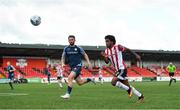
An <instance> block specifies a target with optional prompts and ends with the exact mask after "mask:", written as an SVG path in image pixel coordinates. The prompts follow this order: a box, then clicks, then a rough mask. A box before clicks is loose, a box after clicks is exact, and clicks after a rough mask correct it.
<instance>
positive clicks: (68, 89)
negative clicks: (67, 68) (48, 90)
mask: <svg viewBox="0 0 180 110" xmlns="http://www.w3.org/2000/svg"><path fill="white" fill-rule="evenodd" d="M75 76H76V73H75V72H74V71H71V73H70V74H69V76H68V82H67V83H68V87H67V91H66V94H65V95H63V96H61V97H62V98H64V99H68V98H70V94H71V91H72V86H73V80H74V78H75Z"/></svg>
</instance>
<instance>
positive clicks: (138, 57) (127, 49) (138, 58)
mask: <svg viewBox="0 0 180 110" xmlns="http://www.w3.org/2000/svg"><path fill="white" fill-rule="evenodd" d="M122 47H124V46H121V45H119V48H122ZM124 51H127V52H130V53H132V54H133V55H134V56H135V57H136V59H137V60H139V61H140V60H141V57H140V56H139V55H138V54H137V53H136V52H134V51H132V50H131V49H129V48H127V47H124Z"/></svg>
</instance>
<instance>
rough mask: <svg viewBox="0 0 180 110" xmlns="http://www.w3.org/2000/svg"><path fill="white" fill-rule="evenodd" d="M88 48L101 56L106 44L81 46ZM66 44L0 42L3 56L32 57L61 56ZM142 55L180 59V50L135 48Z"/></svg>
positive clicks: (96, 56)
mask: <svg viewBox="0 0 180 110" xmlns="http://www.w3.org/2000/svg"><path fill="white" fill-rule="evenodd" d="M81 47H83V48H84V50H86V52H87V54H88V55H89V57H90V58H91V59H98V58H100V52H101V51H103V50H104V49H105V46H81ZM63 48H64V45H46V44H7V43H0V55H1V56H31V57H50V58H60V57H61V54H62V51H63ZM133 51H135V52H137V53H138V54H140V55H141V57H142V59H144V60H149V59H151V60H153V59H154V60H160V59H166V60H167V59H169V60H180V51H163V50H133ZM125 55H126V57H125V59H129V58H132V57H133V56H132V55H131V54H130V53H125Z"/></svg>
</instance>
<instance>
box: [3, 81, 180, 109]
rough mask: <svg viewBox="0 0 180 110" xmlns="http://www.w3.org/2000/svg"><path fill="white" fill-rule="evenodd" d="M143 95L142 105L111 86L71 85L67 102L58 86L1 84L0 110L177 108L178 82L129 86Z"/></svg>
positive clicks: (179, 86) (179, 92)
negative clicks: (62, 97)
mask: <svg viewBox="0 0 180 110" xmlns="http://www.w3.org/2000/svg"><path fill="white" fill-rule="evenodd" d="M131 84H132V85H133V86H134V87H135V88H137V89H138V90H140V91H141V92H143V93H144V96H145V100H144V103H136V101H137V97H135V96H134V95H133V97H132V98H131V99H129V98H128V95H127V92H125V91H123V90H121V89H118V88H116V87H113V86H111V84H110V83H105V84H104V85H100V84H97V85H93V84H92V83H89V84H86V85H83V86H77V85H74V87H73V91H72V95H71V98H70V99H66V100H64V99H61V98H60V95H64V93H65V91H66V87H64V88H63V89H61V88H59V86H58V85H57V84H50V85H47V84H35V83H34V84H15V85H14V87H15V89H14V90H10V87H9V85H8V84H0V109H7V108H8V109H34V108H36V109H47V108H50V109H167V108H168V109H180V82H177V83H173V84H172V86H170V87H169V86H168V82H136V83H131Z"/></svg>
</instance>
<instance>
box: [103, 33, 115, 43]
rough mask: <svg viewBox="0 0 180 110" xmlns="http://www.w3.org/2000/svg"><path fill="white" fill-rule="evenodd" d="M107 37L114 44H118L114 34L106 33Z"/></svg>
mask: <svg viewBox="0 0 180 110" xmlns="http://www.w3.org/2000/svg"><path fill="white" fill-rule="evenodd" d="M105 39H109V40H110V41H112V42H113V44H116V39H115V37H114V36H113V35H106V36H105Z"/></svg>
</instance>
